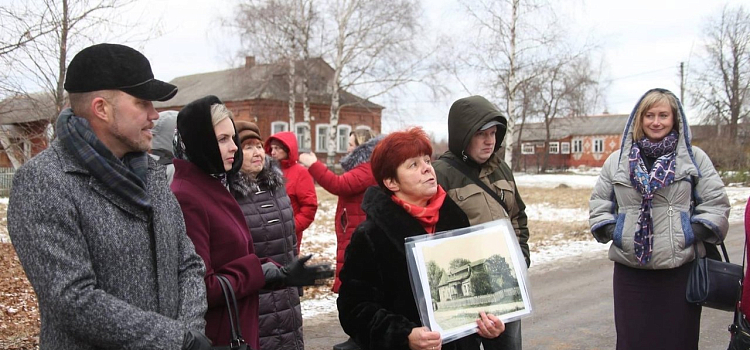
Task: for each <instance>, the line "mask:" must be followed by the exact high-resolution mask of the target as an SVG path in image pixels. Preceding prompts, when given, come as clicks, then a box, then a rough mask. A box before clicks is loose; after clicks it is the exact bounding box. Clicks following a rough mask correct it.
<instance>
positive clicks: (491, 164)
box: [433, 96, 531, 266]
mask: <svg viewBox="0 0 750 350" xmlns="http://www.w3.org/2000/svg"><path fill="white" fill-rule="evenodd" d="M492 120H496V121H498V122H500V123H501V125H498V126H497V134H496V142H495V152H497V150H498V149H500V145H501V144H502V142H503V139H504V138H505V130H506V125H507V120H506V119H505V117H503V116H502V114H501V113H500V111H498V110H497V108H495V106H493V105H492V103H490V102H489V101H487V100H486V99H485V98H484V97H481V96H471V97H466V98H462V99H460V100H458V101H456V102H454V103H453V105H452V106H451V109H450V112H449V113H448V151H447V152H445V153H444V154H443V155H441V156H440V158H439V159H438V160H437V161H435V163H433V166H434V168H435V173H436V174H437V180H438V183H439V184H440V186H442V187H443V189H444V190H445V191H446V192H447V193H448V196H450V198H451V199H452V200H453V201H454V202H456V204H458V206H459V207H461V209H463V211H464V212H465V213H466V215H467V216H468V217H469V222H470V223H471V225H477V224H481V223H485V222H489V221H493V220H497V219H502V218H510V221H511V223H512V224H513V228H514V229H515V231H516V237H517V238H518V244H519V245H520V246H521V251H523V255H524V257H525V258H526V264H527V265H528V266H531V258H530V255H529V244H528V242H529V228H528V227H527V224H526V221H527V219H526V212H525V210H526V205H525V204H524V203H523V200H521V195H520V194H519V193H518V188H517V187H516V182H515V180H514V179H513V172H512V171H511V170H510V168H509V167H508V165H507V164H505V162H503V161H502V160H501V159H500V158H499V157H498V155H497V153H494V154H493V155H492V156H491V157H490V159H488V160H487V161H486V162H485V163H484V164H481V165H480V164H477V163H475V162H474V161H472V160H471V159H470V158H468V157H467V156H466V155H464V150H465V149H466V148H467V147H468V146H469V143H470V141H471V138H472V137H473V136H474V133H476V132H477V130H479V128H481V127H482V125H484V124H486V123H487V122H489V121H492ZM447 158H451V159H454V160H456V161H458V162H463V163H464V164H466V165H467V167H468V168H469V169H470V170H471V171H473V172H474V174H475V175H477V176H478V177H479V179H480V180H481V181H482V182H484V183H485V185H487V187H489V188H490V189H492V190H494V191H495V193H496V194H497V195H498V196H499V197H500V198H501V199H503V201H504V202H505V205H506V206H507V208H508V210H509V211H510V213H506V212H505V209H503V207H502V205H500V203H498V202H497V201H496V200H495V199H494V198H493V197H492V196H491V195H490V194H489V193H487V192H485V191H484V190H483V189H482V188H481V187H479V185H477V184H475V183H474V181H472V180H471V179H469V178H468V177H466V176H465V175H464V174H463V173H462V172H461V171H460V170H458V169H456V168H454V167H453V166H452V165H451V164H450V163H448V162H446V161H445V159H447Z"/></svg>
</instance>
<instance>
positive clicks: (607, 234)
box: [592, 224, 615, 243]
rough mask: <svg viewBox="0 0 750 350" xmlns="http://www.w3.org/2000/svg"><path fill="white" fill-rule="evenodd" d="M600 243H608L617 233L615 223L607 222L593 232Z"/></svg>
mask: <svg viewBox="0 0 750 350" xmlns="http://www.w3.org/2000/svg"><path fill="white" fill-rule="evenodd" d="M592 233H593V234H594V238H596V241H597V242H599V243H607V242H609V241H611V240H612V237H614V235H615V224H606V225H604V226H602V227H600V228H598V229H596V230H594V232H592Z"/></svg>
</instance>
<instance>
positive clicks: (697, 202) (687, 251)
mask: <svg viewBox="0 0 750 350" xmlns="http://www.w3.org/2000/svg"><path fill="white" fill-rule="evenodd" d="M589 205H590V218H589V224H590V225H591V232H592V233H593V235H594V238H596V240H597V241H599V242H601V243H607V242H609V241H610V240H611V241H612V245H611V246H610V249H609V258H610V260H612V261H614V262H615V264H614V275H613V292H614V293H613V294H614V309H615V328H616V331H617V349H618V350H625V349H685V350H690V349H695V350H697V349H698V338H699V334H700V316H701V307H700V306H698V305H695V304H690V303H688V302H687V301H686V299H685V290H686V286H687V279H688V274H689V272H690V266H691V264H690V263H691V262H692V261H693V259H694V258H695V256H696V254H697V255H698V256H704V255H705V251H706V250H705V246H704V244H716V243H718V242H721V241H722V240H723V239H724V237H726V234H727V230H728V227H729V223H728V216H729V208H730V207H729V199H728V198H727V195H726V192H725V191H724V184H723V182H722V180H721V178H720V177H719V174H718V173H717V172H716V170H715V169H714V166H713V164H712V163H711V160H710V159H709V158H708V156H707V155H706V154H705V153H704V152H703V151H702V150H701V149H699V148H697V147H693V146H691V144H690V129H689V127H688V124H687V118H686V117H685V114H684V113H683V111H682V106H681V105H680V102H679V100H678V99H677V97H676V96H675V95H674V94H672V93H671V92H669V91H667V90H664V89H652V90H649V91H648V92H646V94H645V95H643V97H641V99H640V100H639V101H638V103H637V104H636V106H635V108H634V109H633V112H632V113H631V115H630V118H629V119H628V123H627V125H626V126H625V131H624V132H623V137H622V145H621V148H620V151H618V152H614V153H612V155H610V156H609V158H608V159H607V161H606V162H605V163H604V166H603V167H602V171H601V174H600V176H599V180H598V181H597V183H596V186H595V187H594V191H593V193H592V194H591V201H590V203H589Z"/></svg>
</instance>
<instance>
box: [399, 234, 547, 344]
mask: <svg viewBox="0 0 750 350" xmlns="http://www.w3.org/2000/svg"><path fill="white" fill-rule="evenodd" d="M406 255H407V259H408V265H409V274H410V275H411V276H410V277H411V284H412V290H413V291H414V298H415V300H416V301H417V307H418V308H419V315H420V318H421V319H422V323H423V324H424V325H425V326H427V327H429V328H430V329H431V330H432V331H437V332H440V334H441V336H442V338H443V342H449V341H452V340H455V339H458V338H461V337H464V336H466V335H469V334H472V333H475V332H477V331H478V328H477V324H476V319H477V318H478V317H479V313H480V312H481V311H484V312H486V313H491V314H494V315H495V316H497V317H498V318H500V319H501V320H502V321H503V322H506V323H507V322H510V321H515V320H518V319H521V318H523V317H526V316H528V315H530V314H531V311H532V305H531V298H530V296H529V287H528V283H527V281H528V279H527V276H526V260H525V259H524V257H523V253H522V252H521V248H520V247H519V245H518V240H517V239H516V235H515V232H514V230H513V226H512V225H511V223H510V221H509V220H508V219H502V220H496V221H492V222H488V223H485V224H481V225H476V226H472V227H467V228H462V229H458V230H452V231H444V232H438V233H436V234H434V235H422V236H416V237H410V238H407V240H406Z"/></svg>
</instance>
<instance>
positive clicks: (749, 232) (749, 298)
mask: <svg viewBox="0 0 750 350" xmlns="http://www.w3.org/2000/svg"><path fill="white" fill-rule="evenodd" d="M748 242H750V199H749V200H748V201H747V204H746V205H745V244H748ZM745 258H746V259H747V263H746V264H745V266H750V255H746V257H745ZM740 310H741V311H742V313H743V314H745V315H750V278H748V274H747V273H745V278H743V281H742V299H740Z"/></svg>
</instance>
